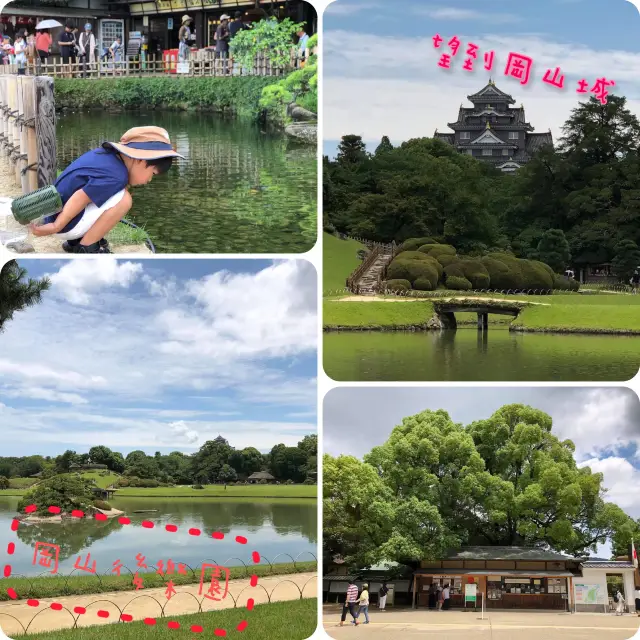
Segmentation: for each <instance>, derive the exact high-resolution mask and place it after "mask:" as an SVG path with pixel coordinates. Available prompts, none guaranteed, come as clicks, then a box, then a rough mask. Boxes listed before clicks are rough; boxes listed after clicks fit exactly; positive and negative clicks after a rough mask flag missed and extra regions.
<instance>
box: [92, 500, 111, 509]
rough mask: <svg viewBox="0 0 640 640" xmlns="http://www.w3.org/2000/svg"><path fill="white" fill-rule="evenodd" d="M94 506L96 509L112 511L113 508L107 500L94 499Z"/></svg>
mask: <svg viewBox="0 0 640 640" xmlns="http://www.w3.org/2000/svg"><path fill="white" fill-rule="evenodd" d="M93 506H94V507H95V508H96V509H102V510H103V511H111V509H112V508H113V507H112V506H111V505H110V504H109V503H108V502H105V501H104V500H94V501H93Z"/></svg>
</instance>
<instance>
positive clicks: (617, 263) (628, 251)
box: [611, 239, 640, 282]
mask: <svg viewBox="0 0 640 640" xmlns="http://www.w3.org/2000/svg"><path fill="white" fill-rule="evenodd" d="M639 267H640V249H638V245H637V244H636V243H635V242H634V241H633V240H628V239H627V240H621V241H620V243H619V244H618V245H616V248H615V257H614V258H613V260H612V261H611V268H612V269H613V273H615V274H616V275H617V276H618V277H619V278H620V280H622V281H623V282H629V280H630V279H631V276H632V275H633V274H634V272H635V271H637V270H638V268H639Z"/></svg>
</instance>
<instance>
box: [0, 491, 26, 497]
mask: <svg viewBox="0 0 640 640" xmlns="http://www.w3.org/2000/svg"><path fill="white" fill-rule="evenodd" d="M27 491H29V489H0V496H23V495H24V494H25V493H27Z"/></svg>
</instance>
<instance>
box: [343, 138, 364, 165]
mask: <svg viewBox="0 0 640 640" xmlns="http://www.w3.org/2000/svg"><path fill="white" fill-rule="evenodd" d="M366 157H367V146H366V145H365V143H364V142H363V141H362V136H353V135H351V136H343V137H342V141H341V142H340V144H339V145H338V156H337V160H338V162H339V163H340V164H357V163H359V162H362V161H363V160H364V159H365V158H366Z"/></svg>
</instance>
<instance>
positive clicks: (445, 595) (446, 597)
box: [442, 584, 451, 611]
mask: <svg viewBox="0 0 640 640" xmlns="http://www.w3.org/2000/svg"><path fill="white" fill-rule="evenodd" d="M450 598H451V591H450V590H449V585H448V584H445V585H444V589H443V590H442V609H443V610H444V611H448V609H449V606H450V605H451V599H450Z"/></svg>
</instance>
